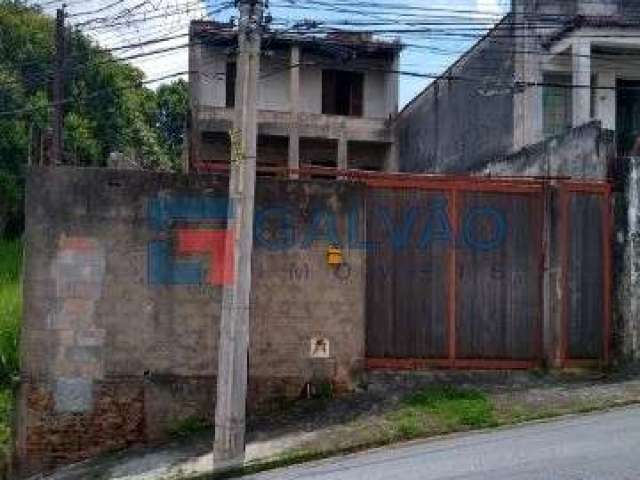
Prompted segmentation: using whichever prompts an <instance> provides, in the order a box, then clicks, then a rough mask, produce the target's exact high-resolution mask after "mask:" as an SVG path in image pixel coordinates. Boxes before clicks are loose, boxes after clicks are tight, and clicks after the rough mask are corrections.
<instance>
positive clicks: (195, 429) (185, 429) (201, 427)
mask: <svg viewBox="0 0 640 480" xmlns="http://www.w3.org/2000/svg"><path fill="white" fill-rule="evenodd" d="M210 428H211V422H209V421H208V420H207V419H204V418H200V417H187V418H183V419H181V420H175V421H173V422H171V424H170V425H169V428H168V432H167V433H168V434H169V436H170V437H172V438H183V437H190V436H191V435H194V434H196V433H200V432H204V431H206V430H208V429H210Z"/></svg>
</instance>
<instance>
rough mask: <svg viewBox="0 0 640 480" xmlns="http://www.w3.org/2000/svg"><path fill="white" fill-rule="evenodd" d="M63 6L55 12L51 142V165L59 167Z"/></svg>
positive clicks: (63, 37)
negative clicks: (54, 62)
mask: <svg viewBox="0 0 640 480" xmlns="http://www.w3.org/2000/svg"><path fill="white" fill-rule="evenodd" d="M64 8H65V7H64V5H63V6H62V8H59V9H58V10H56V33H55V35H56V64H55V70H54V73H53V122H52V126H53V139H52V140H53V141H52V143H51V155H50V156H49V158H50V159H51V163H53V165H59V164H61V163H63V157H64V153H63V152H64V140H63V138H64V134H63V130H64V104H63V100H64V63H65V32H64V17H65V12H64Z"/></svg>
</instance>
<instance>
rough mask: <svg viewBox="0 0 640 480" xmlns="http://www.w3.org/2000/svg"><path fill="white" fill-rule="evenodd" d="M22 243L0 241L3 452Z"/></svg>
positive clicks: (15, 356) (15, 368) (15, 355)
mask: <svg viewBox="0 0 640 480" xmlns="http://www.w3.org/2000/svg"><path fill="white" fill-rule="evenodd" d="M21 270H22V243H21V242H20V241H17V240H13V241H12V240H0V451H4V452H6V451H7V449H8V445H9V440H10V438H9V437H10V419H11V405H12V395H11V384H12V382H13V380H14V379H15V378H16V376H17V375H18V372H19V368H20V362H19V359H20V356H19V352H18V345H19V342H20V323H21V320H22V285H21V282H20V275H21Z"/></svg>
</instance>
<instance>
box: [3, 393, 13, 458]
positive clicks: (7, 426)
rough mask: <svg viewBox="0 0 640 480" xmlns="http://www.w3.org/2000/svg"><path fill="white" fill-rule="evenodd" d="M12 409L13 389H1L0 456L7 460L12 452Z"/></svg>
mask: <svg viewBox="0 0 640 480" xmlns="http://www.w3.org/2000/svg"><path fill="white" fill-rule="evenodd" d="M12 407H13V395H12V393H11V389H10V388H7V387H0V456H3V457H5V458H6V456H7V455H8V454H9V452H10V441H11V411H12ZM0 463H1V459H0Z"/></svg>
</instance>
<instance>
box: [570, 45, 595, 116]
mask: <svg viewBox="0 0 640 480" xmlns="http://www.w3.org/2000/svg"><path fill="white" fill-rule="evenodd" d="M572 53H573V55H572V61H573V72H572V73H573V82H572V86H573V88H572V89H571V91H572V94H573V127H574V128H575V127H579V126H580V125H584V124H585V123H587V122H589V120H591V42H590V40H589V39H586V38H580V39H576V41H575V42H574V44H573V52H572Z"/></svg>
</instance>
